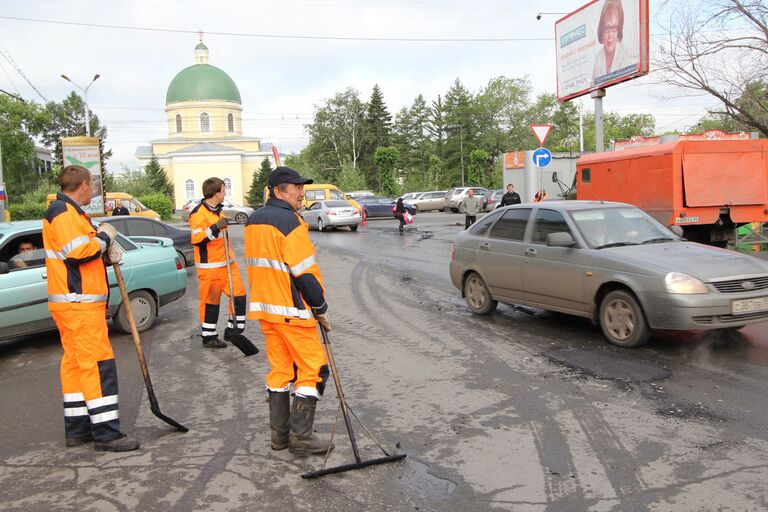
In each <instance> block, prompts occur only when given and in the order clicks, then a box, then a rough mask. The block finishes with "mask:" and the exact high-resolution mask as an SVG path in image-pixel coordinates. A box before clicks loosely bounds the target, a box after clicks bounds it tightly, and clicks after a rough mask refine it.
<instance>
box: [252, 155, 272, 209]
mask: <svg viewBox="0 0 768 512" xmlns="http://www.w3.org/2000/svg"><path fill="white" fill-rule="evenodd" d="M270 172H272V163H271V162H270V161H269V158H264V160H262V161H261V167H259V168H258V169H257V170H255V171H253V178H252V179H251V189H250V190H249V191H248V197H247V199H248V204H249V205H251V206H256V205H259V204H262V203H263V202H264V189H265V188H266V186H267V182H268V181H269V173H270Z"/></svg>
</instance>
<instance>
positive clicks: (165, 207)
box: [134, 194, 173, 219]
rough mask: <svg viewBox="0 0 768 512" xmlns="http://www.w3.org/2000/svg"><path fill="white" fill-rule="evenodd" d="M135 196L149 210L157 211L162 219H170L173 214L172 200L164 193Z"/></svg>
mask: <svg viewBox="0 0 768 512" xmlns="http://www.w3.org/2000/svg"><path fill="white" fill-rule="evenodd" d="M134 197H136V196H134ZM136 198H137V199H138V200H139V201H140V202H141V204H143V205H144V206H146V207H147V208H149V209H150V210H155V211H156V212H157V213H159V214H160V217H162V218H163V219H170V218H171V216H172V215H173V201H172V200H171V198H169V197H168V196H166V195H164V194H150V195H146V196H141V197H136Z"/></svg>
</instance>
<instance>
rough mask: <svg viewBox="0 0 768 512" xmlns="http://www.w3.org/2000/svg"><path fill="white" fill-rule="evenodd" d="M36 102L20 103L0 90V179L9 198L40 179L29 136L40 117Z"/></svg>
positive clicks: (33, 145)
mask: <svg viewBox="0 0 768 512" xmlns="http://www.w3.org/2000/svg"><path fill="white" fill-rule="evenodd" d="M43 117H44V116H43V114H42V112H41V108H40V106H39V105H37V104H36V103H32V102H30V103H24V102H21V101H19V100H17V99H15V98H12V97H9V96H6V95H5V94H2V93H0V152H1V153H2V159H3V162H2V163H3V180H4V182H5V185H6V189H7V190H6V192H7V194H8V200H9V202H11V203H13V202H18V199H17V198H18V197H19V196H20V195H21V194H22V193H24V192H25V191H27V190H30V189H33V188H35V187H36V186H37V184H38V183H39V182H40V181H42V180H41V178H40V176H38V174H37V171H36V167H37V153H36V151H35V143H34V141H33V139H32V138H33V137H34V136H36V135H37V133H38V131H39V126H40V122H41V120H42V119H43Z"/></svg>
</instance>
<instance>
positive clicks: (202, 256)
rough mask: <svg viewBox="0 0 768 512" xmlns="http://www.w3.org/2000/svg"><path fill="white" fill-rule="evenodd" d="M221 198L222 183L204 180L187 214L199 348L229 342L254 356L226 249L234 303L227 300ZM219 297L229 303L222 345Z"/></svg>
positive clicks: (240, 287)
mask: <svg viewBox="0 0 768 512" xmlns="http://www.w3.org/2000/svg"><path fill="white" fill-rule="evenodd" d="M225 194H226V188H225V185H224V181H223V180H221V179H220V178H208V179H207V180H205V181H204V182H203V199H202V200H201V201H200V204H198V205H197V206H196V207H195V208H194V209H193V210H192V211H191V212H190V214H189V227H190V228H191V229H192V245H194V248H195V268H196V270H197V278H198V279H199V281H200V325H201V335H202V338H203V347H205V348H224V347H226V346H227V344H226V343H225V341H230V342H232V343H233V344H234V345H236V346H237V347H238V348H239V349H240V350H242V351H243V352H244V353H246V355H252V354H255V353H256V352H258V349H257V348H256V347H254V346H253V344H252V343H251V341H250V340H249V339H248V338H246V337H245V336H244V335H243V334H242V333H243V331H244V330H245V319H246V293H245V285H244V284H243V278H242V277H241V276H240V271H239V270H238V267H237V262H235V261H233V260H234V258H233V254H234V253H233V252H232V247H231V246H228V250H229V255H230V261H231V263H230V268H231V272H232V287H233V289H234V293H235V297H234V300H233V299H232V297H229V283H228V276H227V263H226V252H225V250H224V237H223V236H221V231H222V230H224V229H227V218H226V217H224V216H223V215H222V213H221V210H222V205H221V203H222V202H223V201H224V196H225ZM222 293H224V294H225V295H226V296H227V297H229V299H230V300H229V304H230V306H229V320H228V321H227V327H226V329H225V330H224V340H225V341H221V340H220V339H219V338H218V333H217V331H216V323H217V322H218V320H219V304H220V302H221V294H222ZM233 302H234V311H233V308H232V303H233ZM244 347H247V348H244ZM248 349H250V350H248ZM249 352H250V353H249Z"/></svg>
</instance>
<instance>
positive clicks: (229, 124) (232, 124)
mask: <svg viewBox="0 0 768 512" xmlns="http://www.w3.org/2000/svg"><path fill="white" fill-rule="evenodd" d="M227 129H228V130H229V131H231V132H233V131H235V116H233V115H232V114H227Z"/></svg>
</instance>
